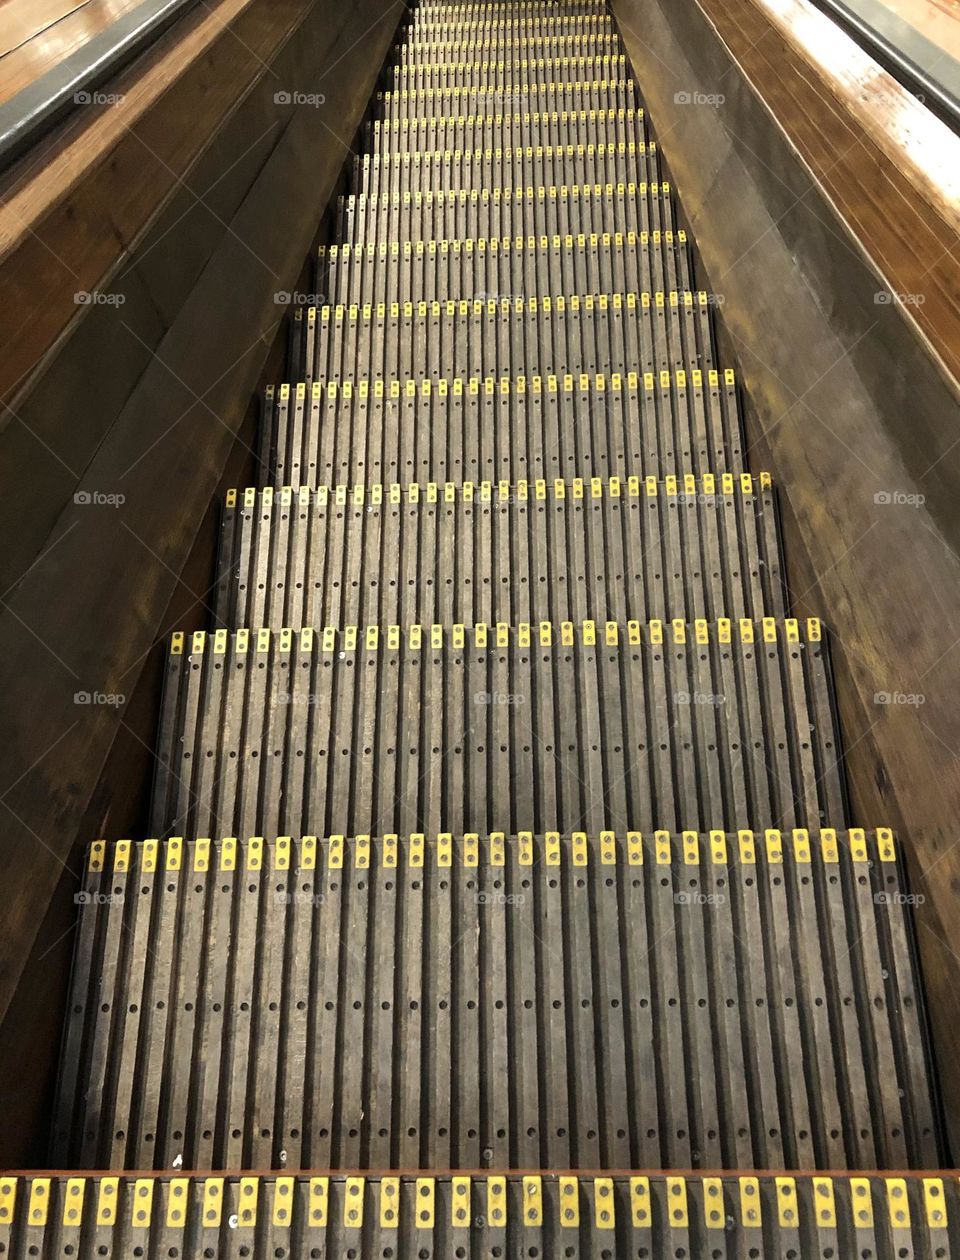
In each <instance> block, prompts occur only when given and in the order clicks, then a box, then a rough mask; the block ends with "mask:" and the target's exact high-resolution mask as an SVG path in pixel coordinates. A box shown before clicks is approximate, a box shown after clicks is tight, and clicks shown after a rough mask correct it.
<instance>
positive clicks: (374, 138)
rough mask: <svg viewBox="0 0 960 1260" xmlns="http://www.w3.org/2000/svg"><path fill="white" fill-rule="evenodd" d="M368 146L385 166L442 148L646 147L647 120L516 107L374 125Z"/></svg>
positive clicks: (624, 114) (623, 113)
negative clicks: (528, 110)
mask: <svg viewBox="0 0 960 1260" xmlns="http://www.w3.org/2000/svg"><path fill="white" fill-rule="evenodd" d="M365 137H366V143H365V145H364V147H365V148H366V149H367V150H369V151H370V154H371V156H374V157H376V158H379V160H380V161H381V162H383V161H384V160H391V159H392V158H393V156H394V155H396V154H404V155H405V154H409V155H410V159H411V160H415V155H416V154H419V153H436V152H438V151H441V150H444V151H446V150H451V151H453V152H457V151H462V152H466V153H469V152H472V151H473V150H476V149H495V148H502V149H517V148H520V149H526V148H529V147H531V146H532V147H534V148H537V147H543V148H553V149H555V148H559V147H560V146H562V145H569V144H574V145H581V144H583V145H594V146H598V145H610V144H613V145H618V144H633V145H639V144H645V143H646V141H647V137H646V133H645V129H644V126H643V119H642V117H641V116H639V115H638V114H637V112H636V111H635V110H634V111H630V112H629V113H628V112H627V111H626V110H606V109H604V110H573V111H570V112H568V114H567V116H566V117H564V116H563V115H562V114H555V113H553V112H552V111H551V112H550V113H520V112H515V111H514V110H513V109H512V108H511V109H510V110H509V112H507V113H506V114H501V115H500V116H498V117H486V118H484V117H482V116H477V115H454V116H453V117H450V118H417V119H414V120H413V121H412V122H411V121H410V120H409V119H404V120H403V122H402V123H397V124H386V125H385V124H384V123H382V122H375V123H370V124H368V125H367V127H366V128H365Z"/></svg>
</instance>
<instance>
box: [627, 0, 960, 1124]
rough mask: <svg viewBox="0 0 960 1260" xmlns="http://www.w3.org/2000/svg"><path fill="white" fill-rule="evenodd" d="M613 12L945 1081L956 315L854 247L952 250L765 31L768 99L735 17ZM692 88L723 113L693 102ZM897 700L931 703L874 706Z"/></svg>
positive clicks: (931, 217)
mask: <svg viewBox="0 0 960 1260" xmlns="http://www.w3.org/2000/svg"><path fill="white" fill-rule="evenodd" d="M614 10H615V12H616V14H617V17H618V20H619V21H620V24H621V28H622V30H623V33H624V37H625V41H626V43H627V47H628V50H629V52H630V54H631V57H632V59H633V62H634V65H635V67H636V69H637V72H638V75H639V76H640V78H641V81H642V83H643V86H644V95H645V100H646V104H647V107H648V110H649V113H650V116H651V119H652V123H653V126H654V129H655V131H656V133H657V135H658V137H659V140H660V143H661V146H662V149H663V151H664V153H665V156H666V159H667V161H668V162H669V164H670V168H671V173H672V176H673V182H674V184H675V186H676V187H677V188H678V190H679V193H680V199H681V203H682V206H683V209H684V211H685V214H686V217H687V220H688V225H689V227H690V228H691V229H692V233H693V235H694V237H695V239H696V240H697V243H698V246H699V250H700V254H701V258H702V262H703V265H704V268H705V272H706V278H705V280H704V279H701V280H700V283H701V284H704V287H709V288H711V289H712V290H714V291H715V292H718V293H720V294H722V296H723V321H722V330H725V337H726V340H725V341H724V340H723V339H722V340H721V345H725V346H726V347H727V349H728V350H730V351H732V352H733V353H735V354H736V355H737V357H738V358H739V363H740V368H741V372H742V379H743V380H744V382H745V385H746V387H747V390H748V393H749V396H750V406H749V407H748V411H747V416H748V421H747V430H748V439H749V441H750V445H751V450H752V453H751V457H750V458H751V463H753V466H754V468H761V467H762V468H767V467H769V468H770V469H771V471H772V472H773V474H774V477H775V478H776V480H777V482H778V484H780V485H781V486H782V488H783V496H782V499H783V509H784V540H785V553H786V555H787V557H788V558H789V565H788V578H789V581H790V586H791V590H792V593H793V601H794V607H795V608H796V610H797V611H798V612H808V613H816V614H819V615H821V616H823V617H824V618H825V619H826V621H827V624H828V625H829V626H830V627H831V629H832V630H833V633H834V635H835V636H836V641H837V650H836V660H837V670H836V672H837V679H838V699H839V704H840V712H841V719H842V723H843V726H844V729H845V731H846V733H847V748H848V767H849V772H850V779H851V783H852V789H853V801H854V817H855V819H856V820H857V821H860V820H863V819H869V821H870V825H876V824H877V823H884V822H889V823H890V824H891V825H894V826H896V827H897V828H898V829H899V830H900V833H901V835H902V836H903V837H904V840H905V849H906V851H907V854H908V858H907V860H908V865H909V866H910V868H911V871H912V875H913V878H914V881H915V887H916V890H917V892H918V893H919V894H920V895H921V896H922V897H924V898H925V899H926V900H925V902H924V904H923V905H922V906H921V907H919V909H918V914H917V921H918V931H919V937H920V948H921V951H922V955H923V962H924V975H925V979H926V984H927V989H928V993H929V1008H930V1011H931V1017H932V1021H933V1028H934V1034H935V1038H936V1040H937V1043H938V1050H939V1054H940V1060H941V1062H942V1063H944V1064H950V1063H952V1062H955V1061H956V1060H957V1057H958V1054H960V1038H958V1029H960V1018H958V1014H960V986H958V968H957V959H958V957H960V930H958V927H957V916H956V895H957V891H958V889H960V849H958V848H957V832H956V819H957V817H958V813H960V715H958V711H957V705H956V694H957V679H958V670H960V656H958V646H957V626H960V593H958V592H960V583H958V577H960V560H958V552H960V536H958V535H960V521H958V519H957V514H956V501H957V495H958V493H960V459H958V456H960V446H958V445H957V437H956V434H957V419H958V416H960V412H958V400H957V393H956V390H955V388H953V387H952V386H951V383H950V377H949V374H948V373H946V372H945V371H944V363H943V360H942V359H941V358H939V357H938V356H936V354H935V353H934V352H933V349H932V344H933V342H934V340H935V339H937V340H938V341H939V344H941V345H943V346H946V345H947V343H948V341H949V339H950V338H954V341H953V345H954V347H956V346H957V344H958V343H957V341H956V340H955V338H956V334H955V332H951V331H950V328H951V321H952V320H953V318H954V311H953V305H952V304H951V303H948V302H946V301H942V302H940V303H939V304H937V303H936V302H934V300H933V299H932V298H931V301H930V302H929V303H927V304H925V305H924V306H923V307H922V308H921V314H922V316H923V317H924V318H929V317H931V315H933V313H934V312H937V315H936V319H937V320H938V321H941V322H938V324H937V327H936V328H933V327H931V335H930V338H929V340H926V341H925V340H924V338H923V337H922V336H920V335H918V328H917V325H916V324H915V323H913V324H911V323H908V321H907V320H906V319H905V318H904V317H903V310H902V308H899V307H896V306H893V305H891V304H879V305H878V304H877V303H876V300H875V295H876V293H877V291H878V289H879V288H880V285H879V284H878V281H877V270H876V269H875V265H874V264H873V262H872V261H871V260H870V259H869V256H868V249H867V239H866V238H865V236H861V235H860V234H859V231H863V232H864V233H866V231H867V227H868V226H869V223H868V218H869V222H871V223H874V224H876V225H878V226H879V227H880V228H882V229H883V231H884V233H885V234H886V237H885V239H887V240H888V241H893V242H896V241H897V240H900V239H901V237H902V238H903V239H902V244H901V246H900V247H899V250H898V249H897V248H895V247H891V251H892V252H891V256H893V257H895V258H898V259H899V260H900V262H901V263H902V264H904V265H906V263H909V265H910V266H912V267H917V266H920V263H919V261H918V259H917V258H916V257H914V256H913V253H912V248H913V245H914V243H915V242H919V241H921V240H924V241H926V242H927V244H926V245H925V246H924V248H925V249H928V248H929V245H930V242H932V241H933V240H934V239H942V240H946V241H947V243H953V245H954V248H955V237H951V236H950V235H949V232H948V231H947V227H946V224H945V220H943V219H942V218H938V216H936V215H935V214H933V211H932V209H931V208H930V207H929V206H928V207H927V211H926V214H927V216H928V217H927V219H926V223H927V226H928V227H929V225H930V224H934V225H936V224H939V227H938V228H937V231H938V232H939V233H940V237H939V238H938V237H937V234H936V232H934V231H933V230H932V229H931V231H930V233H929V235H927V236H922V233H921V228H922V227H923V218H922V215H921V217H920V219H918V220H914V219H912V216H913V214H914V212H915V211H916V213H917V214H918V215H919V214H920V211H919V210H918V209H917V206H916V200H917V199H916V196H915V195H913V194H912V193H911V194H909V196H908V192H907V190H905V189H903V188H901V190H900V192H899V193H897V192H895V191H894V185H893V183H892V182H890V181H891V180H892V179H893V177H894V175H896V174H897V173H896V172H894V173H893V174H891V173H890V170H889V164H887V165H886V166H885V165H884V163H885V162H886V159H885V158H883V157H881V155H879V152H878V150H877V149H876V147H874V148H873V149H872V150H871V148H870V144H871V142H870V141H869V140H868V139H867V138H866V137H865V136H864V135H863V133H862V132H861V134H860V135H859V137H857V143H856V144H855V145H854V148H853V149H852V150H851V153H850V154H847V158H848V159H849V158H850V157H851V156H852V155H853V154H858V155H859V156H860V160H861V164H860V166H859V167H858V171H857V174H856V175H853V174H850V173H849V172H848V174H847V176H846V178H845V179H844V180H843V181H841V180H840V175H839V173H838V172H839V170H840V167H839V159H840V158H841V157H842V156H843V152H844V151H843V147H842V144H840V138H839V134H838V133H831V125H833V124H835V122H836V118H837V117H838V115H837V114H836V113H835V112H834V109H835V106H832V105H830V97H829V94H826V93H824V92H817V91H815V90H814V86H813V78H814V76H813V74H812V71H811V69H810V66H809V65H807V66H806V67H805V68H803V69H802V70H801V69H800V68H799V67H798V66H797V64H796V62H795V61H793V62H792V61H791V55H790V54H789V52H788V50H786V49H784V48H783V45H782V42H781V43H780V44H779V45H778V44H777V41H778V40H781V36H780V35H779V34H778V33H777V32H776V31H774V30H772V29H771V30H769V31H768V32H767V33H766V35H764V33H763V31H760V30H755V34H756V35H757V37H758V38H759V39H760V41H761V47H766V53H765V54H764V53H762V51H758V50H757V49H753V50H751V51H749V52H748V50H747V48H746V44H745V43H744V45H743V57H744V59H745V60H746V59H747V57H748V56H749V57H750V58H751V59H752V61H751V64H752V65H754V66H756V65H759V64H760V59H761V56H768V55H769V56H770V58H771V59H772V62H768V65H769V64H775V66H776V74H775V76H774V75H771V74H769V73H768V74H767V78H766V80H765V81H764V83H763V85H762V87H761V84H760V83H759V82H757V81H756V80H755V81H754V82H750V81H749V80H748V78H747V77H746V76H745V75H744V74H743V72H742V71H741V69H739V68H738V63H737V61H736V59H735V58H734V57H733V56H732V51H731V50H732V48H733V45H734V42H735V41H736V40H737V39H742V35H738V32H737V29H736V27H735V25H734V22H733V17H732V16H731V18H730V22H729V25H728V24H727V23H726V21H725V19H724V15H723V14H721V13H719V12H717V11H715V10H711V13H710V14H709V15H708V14H707V13H706V12H705V10H704V8H702V7H701V6H699V5H695V4H691V5H686V6H681V7H670V8H669V9H668V8H661V7H660V6H659V5H658V4H657V3H655V2H654V0H650V2H649V3H648V2H647V0H622V2H619V3H615V5H614ZM740 12H741V10H740V9H739V8H738V6H737V4H733V5H732V6H731V14H734V13H740ZM711 19H712V21H711ZM713 23H716V25H714V24H713ZM777 47H780V48H781V50H782V54H783V55H782V56H778V57H774V51H773V50H774V49H775V48H777ZM680 91H682V92H690V93H694V92H701V93H704V94H707V95H710V94H713V95H717V94H720V95H722V96H723V97H724V100H723V101H722V102H721V103H720V104H718V105H716V106H712V107H703V108H691V107H690V106H683V107H679V106H678V105H677V102H676V100H675V97H676V94H677V93H678V92H680ZM768 94H769V100H768ZM771 106H772V107H775V109H776V117H774V116H773V114H771V112H769V107H771ZM784 111H786V112H784ZM800 115H803V117H802V119H801V118H800ZM849 117H850V115H849V114H848V115H847V118H849ZM831 120H833V121H831ZM801 121H802V126H803V128H805V129H806V134H808V135H809V136H811V137H814V138H816V137H822V136H823V135H825V134H826V135H831V134H832V135H833V144H832V156H833V159H834V160H835V161H837V162H838V166H837V171H836V172H834V176H833V178H834V181H835V185H834V186H831V187H830V188H828V187H827V185H826V183H825V182H821V181H820V180H818V179H817V178H816V175H815V173H814V172H813V168H812V164H811V165H808V164H807V163H805V162H804V161H801V160H799V158H798V153H797V149H796V148H795V147H794V146H793V144H792V143H791V139H792V137H788V136H787V135H786V134H785V129H786V128H788V127H795V126H796V127H799V126H800V123H801ZM798 135H799V131H798ZM871 151H872V153H873V154H874V158H875V163H874V167H873V175H872V176H871V175H869V172H868V167H867V166H866V165H864V161H865V156H864V155H866V154H868V153H870V152H871ZM814 157H816V155H815V154H811V163H812V160H813V158H814ZM819 160H820V162H821V163H826V162H827V160H828V159H827V149H826V146H825V147H824V149H823V150H822V151H821V152H820V157H819ZM888 175H889V176H890V178H889V179H888ZM899 177H901V178H902V172H900V173H899ZM825 178H826V177H825ZM841 184H842V187H841ZM835 192H837V194H838V195H839V193H843V194H844V195H845V196H846V197H847V199H848V201H857V199H858V198H859V199H860V200H859V202H858V203H857V205H851V207H850V212H851V214H852V213H853V211H856V212H857V215H858V218H857V220H856V222H857V224H858V225H859V230H858V231H854V230H852V229H853V227H854V221H853V219H852V218H849V217H848V216H847V215H845V214H843V213H841V211H840V209H839V206H838V205H837V201H836V196H835V195H834V193H835ZM854 193H856V197H854V196H853V194H854ZM868 210H869V216H868ZM907 220H910V221H911V222H914V223H915V224H919V226H917V227H916V231H915V232H912V233H911V232H907V231H906V230H905V227H904V225H905V223H906V222H907ZM943 233H947V235H946V236H945V237H944V236H943ZM925 257H929V254H927V255H925ZM945 258H947V256H945ZM941 261H943V260H941ZM947 261H949V258H947ZM931 274H932V272H931ZM754 460H755V461H756V462H755V463H754V462H753V461H754ZM890 696H895V697H896V696H899V697H909V696H922V697H923V703H913V704H911V703H884V702H882V698H883V697H890ZM943 1083H944V1091H945V1094H946V1095H947V1105H948V1115H949V1118H950V1120H951V1121H952V1123H953V1132H954V1137H955V1138H956V1135H957V1133H958V1131H960V1130H958V1128H957V1121H958V1120H960V1088H958V1086H960V1082H958V1081H957V1079H956V1075H955V1074H953V1073H950V1072H949V1071H947V1072H946V1073H945V1074H944V1081H943Z"/></svg>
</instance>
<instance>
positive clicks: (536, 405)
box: [260, 369, 743, 487]
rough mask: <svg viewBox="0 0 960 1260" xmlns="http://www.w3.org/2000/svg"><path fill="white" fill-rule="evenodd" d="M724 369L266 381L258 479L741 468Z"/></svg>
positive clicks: (552, 475) (735, 412)
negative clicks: (270, 383) (295, 382)
mask: <svg viewBox="0 0 960 1260" xmlns="http://www.w3.org/2000/svg"><path fill="white" fill-rule="evenodd" d="M742 449H743V439H742V436H741V421H740V413H739V408H738V405H737V394H736V385H735V383H734V379H733V373H732V372H731V371H729V370H727V371H725V372H724V374H723V375H722V376H721V375H720V374H719V373H717V372H716V371H710V372H708V373H706V374H703V373H701V372H700V371H699V370H698V369H695V370H694V371H692V372H691V373H690V376H689V377H688V376H687V374H686V372H682V371H680V372H661V373H660V374H659V375H656V374H654V373H653V372H648V373H645V374H644V375H643V376H637V374H636V373H630V374H628V375H627V376H625V377H621V376H619V375H613V376H611V377H609V378H608V377H605V376H601V375H599V374H598V375H597V376H591V375H588V374H582V375H580V376H578V377H574V376H572V375H566V376H563V377H560V378H558V377H556V376H548V377H546V378H541V377H539V376H534V377H531V378H530V380H527V378H526V377H516V378H513V379H511V378H510V377H501V378H499V379H497V378H496V377H493V376H487V377H485V378H480V377H470V378H469V379H464V378H462V377H457V378H456V379H454V380H447V379H443V380H441V381H439V382H436V383H435V382H433V381H430V380H425V381H418V380H409V379H408V380H404V381H381V380H366V379H364V380H361V381H355V380H353V381H327V382H326V383H321V382H319V381H315V382H314V384H313V385H312V386H311V387H310V389H307V387H306V385H305V384H302V385H297V386H294V387H293V388H292V389H291V387H290V386H289V385H281V386H280V387H279V389H273V388H268V390H267V394H266V400H265V406H264V413H263V425H262V428H261V438H260V464H261V469H262V470H263V480H264V483H265V484H267V485H270V484H276V485H280V486H285V485H289V486H296V487H299V486H301V485H306V486H316V485H337V484H339V483H341V482H342V483H344V484H347V485H355V484H359V483H361V482H391V481H400V482H406V481H426V482H430V481H521V480H525V479H526V480H530V481H533V480H536V479H537V478H543V479H546V480H550V481H553V480H555V479H556V478H564V477H575V476H589V477H611V476H617V477H621V478H624V477H627V476H629V475H630V474H631V473H634V472H637V471H638V470H639V471H642V472H643V473H644V474H648V475H651V476H655V477H664V476H667V475H668V474H676V473H684V472H692V473H694V474H695V475H701V474H703V473H709V472H715V471H721V472H723V471H739V469H740V467H741V464H742V454H741V452H742Z"/></svg>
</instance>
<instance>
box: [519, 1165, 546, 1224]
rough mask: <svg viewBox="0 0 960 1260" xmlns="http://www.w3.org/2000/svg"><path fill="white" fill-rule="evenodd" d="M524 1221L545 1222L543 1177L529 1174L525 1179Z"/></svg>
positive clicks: (529, 1222)
mask: <svg viewBox="0 0 960 1260" xmlns="http://www.w3.org/2000/svg"><path fill="white" fill-rule="evenodd" d="M523 1223H524V1225H531V1226H539V1225H542V1224H543V1178H542V1177H537V1176H527V1177H524V1179H523Z"/></svg>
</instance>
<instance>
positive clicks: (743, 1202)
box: [740, 1177, 762, 1229]
mask: <svg viewBox="0 0 960 1260" xmlns="http://www.w3.org/2000/svg"><path fill="white" fill-rule="evenodd" d="M740 1219H741V1221H742V1222H743V1224H744V1226H745V1227H746V1228H747V1229H759V1228H760V1226H761V1224H762V1220H761V1215H760V1182H759V1180H758V1178H756V1177H741V1178H740Z"/></svg>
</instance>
